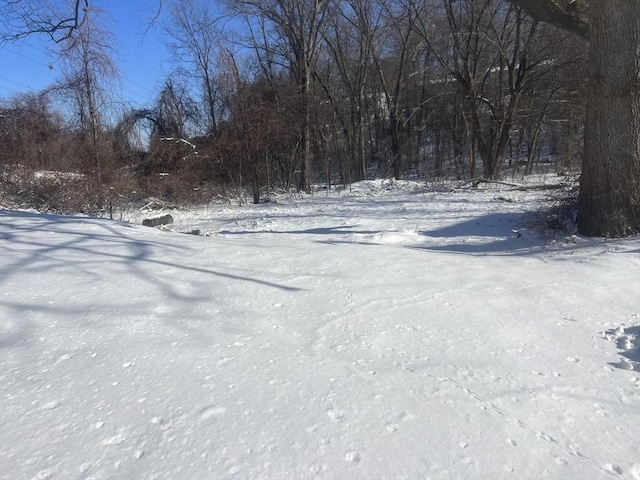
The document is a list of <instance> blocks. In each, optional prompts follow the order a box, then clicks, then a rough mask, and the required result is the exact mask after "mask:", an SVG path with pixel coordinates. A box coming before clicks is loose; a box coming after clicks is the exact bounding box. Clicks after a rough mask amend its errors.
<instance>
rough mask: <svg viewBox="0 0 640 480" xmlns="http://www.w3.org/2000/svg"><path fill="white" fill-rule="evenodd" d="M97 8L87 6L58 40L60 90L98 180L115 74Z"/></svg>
mask: <svg viewBox="0 0 640 480" xmlns="http://www.w3.org/2000/svg"><path fill="white" fill-rule="evenodd" d="M99 13H100V12H99V11H98V10H95V9H89V8H86V9H85V11H84V17H83V21H82V23H81V24H80V25H79V26H77V27H76V29H75V31H74V32H72V33H70V35H71V36H70V37H69V38H67V39H65V40H63V41H62V42H61V43H60V46H61V47H62V51H61V53H60V57H61V60H62V65H63V67H62V70H63V78H62V79H61V87H60V88H59V90H60V91H61V92H64V93H69V94H70V96H71V98H72V103H73V105H74V111H75V113H77V120H78V126H79V130H80V133H81V136H82V137H83V138H85V139H88V140H89V149H90V151H91V157H92V158H91V160H92V162H91V163H92V165H91V166H92V168H93V169H95V172H96V175H97V179H98V182H99V183H100V182H101V176H102V172H103V169H104V166H105V165H104V161H105V159H104V158H103V157H104V155H103V152H102V149H101V148H100V142H101V139H102V137H103V134H104V132H105V124H106V116H107V115H106V108H107V107H108V104H109V103H110V102H109V101H108V91H109V82H110V81H113V80H114V79H116V78H117V77H118V69H117V67H116V65H115V64H114V62H113V60H112V56H111V45H112V44H113V38H112V35H111V33H110V32H109V31H107V30H106V29H104V28H103V27H102V25H101V24H100V22H99V18H98V16H99Z"/></svg>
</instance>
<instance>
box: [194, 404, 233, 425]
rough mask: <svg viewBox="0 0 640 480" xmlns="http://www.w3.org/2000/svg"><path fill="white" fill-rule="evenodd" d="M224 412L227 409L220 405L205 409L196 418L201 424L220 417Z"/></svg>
mask: <svg viewBox="0 0 640 480" xmlns="http://www.w3.org/2000/svg"><path fill="white" fill-rule="evenodd" d="M226 412H227V409H226V408H224V407H223V406H220V405H216V406H211V407H205V408H203V409H202V410H200V413H198V418H199V419H200V421H202V422H208V421H211V420H215V419H217V418H220V417H222V416H223V415H224V414H225V413H226Z"/></svg>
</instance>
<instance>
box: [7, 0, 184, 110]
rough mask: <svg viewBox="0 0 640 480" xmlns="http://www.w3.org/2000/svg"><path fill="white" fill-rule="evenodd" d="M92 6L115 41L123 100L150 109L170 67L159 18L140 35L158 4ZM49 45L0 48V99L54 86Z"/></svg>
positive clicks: (100, 1)
mask: <svg viewBox="0 0 640 480" xmlns="http://www.w3.org/2000/svg"><path fill="white" fill-rule="evenodd" d="M91 4H92V5H94V6H96V7H98V8H100V9H101V10H104V12H105V16H104V20H105V21H106V27H107V28H108V29H110V30H111V31H112V33H113V35H114V36H115V38H116V40H117V44H116V45H114V51H115V52H116V55H115V58H114V60H115V62H116V64H117V65H118V66H119V69H120V73H121V78H120V83H121V88H122V97H123V99H124V100H125V101H127V102H129V103H131V104H132V105H133V106H137V107H143V106H147V105H150V104H151V103H152V101H153V99H154V98H155V96H156V94H157V92H158V89H159V86H160V84H161V83H162V81H163V80H164V78H165V76H166V75H167V74H168V73H170V72H171V70H172V69H173V68H174V66H173V65H172V64H171V62H170V60H171V57H170V54H169V53H168V52H167V49H166V48H165V46H164V44H163V43H162V40H161V34H162V28H161V22H162V18H160V19H159V20H158V21H157V22H156V26H155V28H151V29H150V30H149V31H148V32H147V34H146V35H143V34H144V32H145V29H146V25H147V23H148V22H149V21H150V20H151V19H152V18H153V17H154V16H155V14H156V13H157V11H158V7H159V5H160V2H159V1H158V0H92V2H91ZM163 13H166V7H165V12H163ZM0 21H1V20H0ZM48 42H50V41H49V40H48V38H47V37H46V36H31V37H29V38H27V39H26V40H24V41H22V42H20V43H17V44H7V45H1V46H0V97H1V98H7V97H8V96H10V95H12V94H14V93H18V92H28V91H39V90H42V89H44V88H46V87H47V86H49V85H51V84H52V83H54V82H55V81H56V79H57V78H58V77H59V76H60V71H59V69H58V67H57V65H56V57H55V56H54V55H52V54H49V53H47V47H48V46H51V44H49V43H48Z"/></svg>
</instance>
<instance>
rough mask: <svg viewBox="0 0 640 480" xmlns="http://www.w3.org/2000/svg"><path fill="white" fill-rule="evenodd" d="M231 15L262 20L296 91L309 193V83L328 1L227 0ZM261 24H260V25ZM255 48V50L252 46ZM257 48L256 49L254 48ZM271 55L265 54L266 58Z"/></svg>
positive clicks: (304, 179)
mask: <svg viewBox="0 0 640 480" xmlns="http://www.w3.org/2000/svg"><path fill="white" fill-rule="evenodd" d="M228 4H229V6H230V7H231V8H232V10H233V11H235V12H237V13H241V14H244V15H245V16H246V18H249V17H250V18H258V19H264V20H266V21H267V22H268V25H264V24H263V28H265V29H269V30H270V31H269V32H266V30H265V33H266V34H267V35H271V36H272V37H273V38H274V39H275V41H276V42H278V45H277V46H269V45H268V43H267V42H265V45H267V48H269V49H273V50H277V54H279V55H280V57H281V59H282V61H283V63H284V64H285V65H286V66H287V67H288V68H289V69H290V72H291V75H292V77H293V79H294V80H295V82H296V85H297V86H298V90H299V97H300V104H301V116H302V118H301V126H300V143H301V144H302V147H301V153H302V159H301V160H302V161H301V170H302V172H301V173H302V175H301V182H300V185H299V187H300V188H301V189H303V190H307V191H310V189H311V130H312V129H311V80H312V73H313V62H314V60H315V57H316V54H317V51H318V47H319V44H320V40H321V32H322V29H323V28H324V24H325V17H326V13H327V8H328V4H329V2H328V0H229V2H228ZM261 21H262V20H260V22H261ZM256 47H257V46H256ZM258 48H259V47H258ZM271 55H272V53H271V51H270V52H266V57H267V58H270V57H271Z"/></svg>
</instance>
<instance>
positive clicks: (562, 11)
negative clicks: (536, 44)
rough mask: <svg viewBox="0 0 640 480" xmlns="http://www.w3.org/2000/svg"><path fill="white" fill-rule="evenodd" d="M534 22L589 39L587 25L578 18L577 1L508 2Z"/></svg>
mask: <svg viewBox="0 0 640 480" xmlns="http://www.w3.org/2000/svg"><path fill="white" fill-rule="evenodd" d="M509 1H510V2H511V3H512V4H514V5H515V6H517V7H520V8H522V9H523V10H524V11H525V12H527V13H528V14H529V15H531V16H532V17H533V18H535V19H536V20H539V21H541V22H545V23H549V24H551V25H554V26H556V27H558V28H561V29H563V30H566V31H568V32H571V33H575V34H576V35H578V36H580V37H582V38H584V39H587V40H588V39H589V23H588V22H586V21H585V20H583V19H582V18H581V17H580V15H579V14H580V12H579V11H578V9H577V8H576V5H577V0H570V1H569V2H563V3H561V2H560V1H559V0H509ZM596 1H599V0H596Z"/></svg>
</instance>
